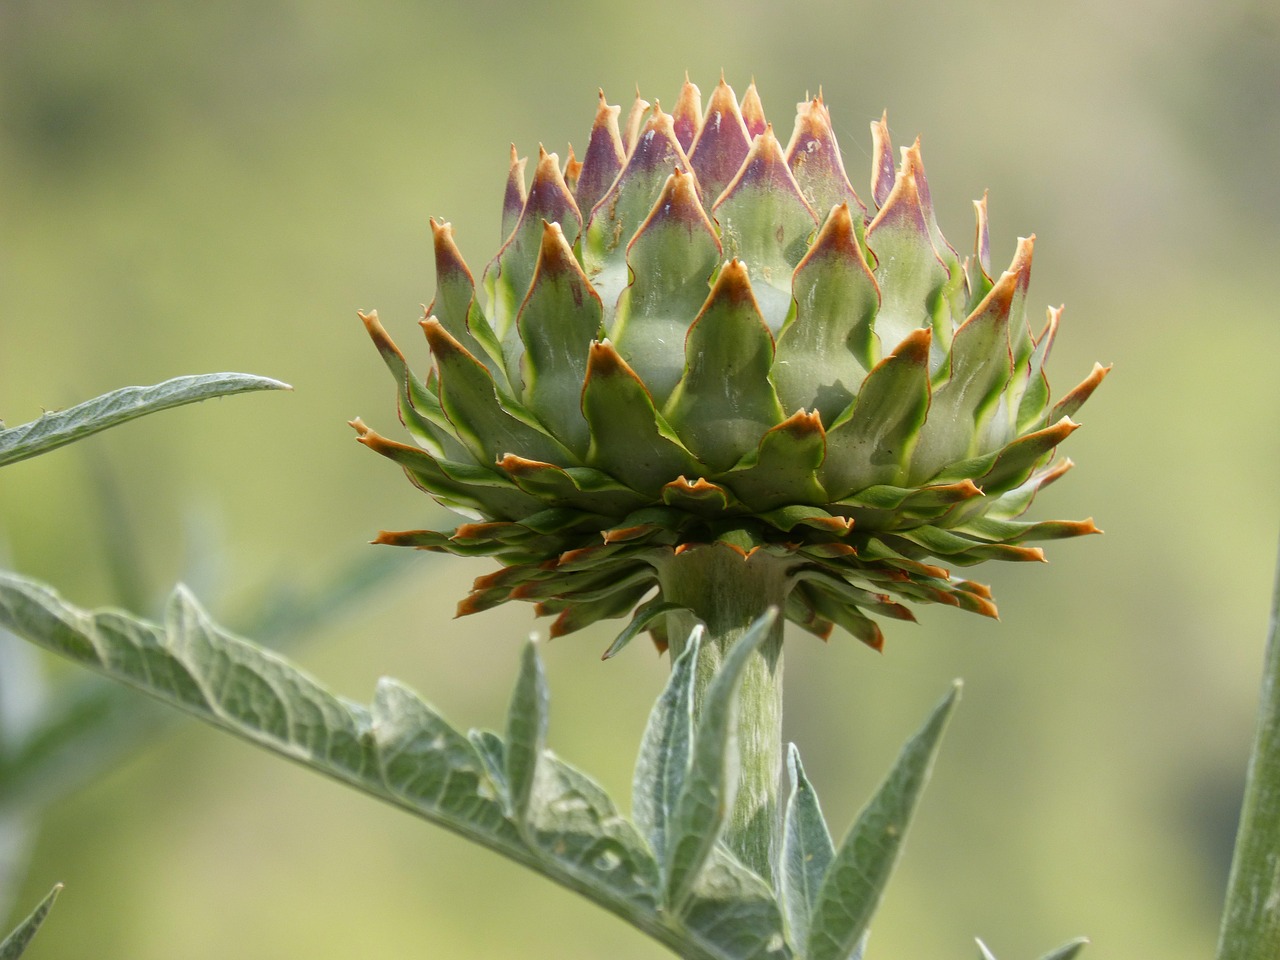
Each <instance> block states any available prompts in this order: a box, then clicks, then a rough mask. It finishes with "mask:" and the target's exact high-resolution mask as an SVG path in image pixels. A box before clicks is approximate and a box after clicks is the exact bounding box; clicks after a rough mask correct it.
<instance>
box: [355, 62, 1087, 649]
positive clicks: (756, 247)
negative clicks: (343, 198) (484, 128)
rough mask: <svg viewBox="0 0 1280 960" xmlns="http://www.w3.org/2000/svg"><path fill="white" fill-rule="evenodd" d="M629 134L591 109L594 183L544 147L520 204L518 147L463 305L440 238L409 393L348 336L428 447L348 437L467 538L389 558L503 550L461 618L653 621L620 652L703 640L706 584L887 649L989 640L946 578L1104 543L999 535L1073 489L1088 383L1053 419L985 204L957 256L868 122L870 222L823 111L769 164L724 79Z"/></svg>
mask: <svg viewBox="0 0 1280 960" xmlns="http://www.w3.org/2000/svg"><path fill="white" fill-rule="evenodd" d="M619 113H620V111H619V108H618V107H616V106H610V105H609V104H607V102H606V101H605V98H604V94H603V93H601V94H600V101H599V108H598V110H597V113H596V118H595V123H594V126H593V127H592V130H591V135H590V139H589V141H588V143H587V148H586V151H585V155H584V156H583V158H582V160H581V161H580V162H579V161H578V160H577V159H575V158H574V156H573V152H572V148H570V153H569V160H568V162H567V163H566V164H565V165H564V166H563V167H562V166H561V165H560V163H559V161H558V158H557V156H556V155H555V154H553V153H547V152H546V151H545V150H540V155H539V158H538V164H537V167H536V169H535V171H534V173H533V178H532V183H531V184H530V185H529V186H528V188H527V190H526V187H525V182H524V166H525V161H524V160H523V159H519V158H518V157H517V156H516V152H515V148H514V147H513V148H512V160H511V170H510V176H509V179H508V182H507V187H506V199H505V204H504V207H503V223H502V232H503V236H504V237H505V242H504V243H503V245H502V247H501V249H500V250H499V251H498V254H497V256H496V257H495V258H494V259H493V261H492V262H491V263H490V264H489V265H488V267H487V268H486V270H485V271H484V274H483V283H482V286H483V294H482V293H481V292H480V291H479V290H477V289H476V284H475V282H474V278H473V274H472V273H471V271H470V270H469V269H468V267H467V265H466V264H465V263H464V262H463V260H462V257H461V255H460V254H459V252H458V248H457V246H456V245H455V243H454V239H453V231H452V228H451V226H450V225H449V224H448V223H437V222H436V221H434V220H433V221H432V224H431V226H432V231H433V233H434V238H435V262H436V274H437V289H436V295H435V299H434V301H433V302H432V304H431V306H430V307H429V308H428V310H427V317H426V319H424V320H423V321H422V327H423V329H424V331H425V333H426V337H427V341H428V343H429V344H430V348H431V355H432V360H433V363H432V367H431V369H430V371H429V373H428V374H427V376H426V378H425V379H423V378H420V377H418V376H416V375H415V374H414V373H413V372H411V370H410V369H409V366H408V364H407V363H406V361H405V359H404V356H403V354H402V353H401V352H400V350H399V349H397V347H396V346H395V344H394V343H393V342H392V340H391V338H390V337H389V336H388V335H387V333H386V332H385V330H384V329H383V327H382V326H381V325H380V324H379V322H378V319H377V315H376V313H373V314H370V315H368V316H363V315H362V316H363V319H364V321H365V323H366V325H367V327H368V330H369V333H370V334H371V336H372V337H373V339H374V342H375V343H376V344H377V346H378V349H379V350H380V351H381V353H382V356H383V358H384V360H385V361H386V363H387V366H388V367H390V369H391V371H392V373H393V374H394V375H395V378H396V382H397V385H398V388H399V412H400V418H401V420H402V421H403V423H404V425H405V426H406V427H407V428H408V430H409V432H410V433H411V434H412V436H413V439H414V440H415V441H416V442H417V443H416V445H407V444H403V443H399V442H396V441H394V440H391V439H388V438H386V437H383V436H381V435H379V434H378V433H375V432H374V431H373V430H371V429H369V428H368V427H366V426H365V425H364V424H363V423H361V422H360V421H356V422H355V424H354V425H355V426H356V428H357V430H358V431H359V433H360V440H361V442H363V443H364V444H366V445H367V446H369V447H371V448H372V449H374V450H376V451H378V452H379V453H382V454H384V455H385V456H387V457H390V458H391V459H393V460H395V461H397V462H398V463H400V464H401V465H402V466H403V467H404V469H405V471H406V473H407V474H408V475H409V477H410V479H411V480H413V482H414V483H415V484H417V485H418V486H419V487H421V488H422V489H423V490H425V491H427V492H428V493H430V494H431V495H432V496H433V497H435V498H436V499H437V500H438V501H439V502H441V503H443V504H445V505H446V506H449V507H452V508H453V509H455V510H457V511H459V512H460V513H463V514H466V515H469V516H470V517H472V518H473V519H474V521H475V522H471V523H465V524H463V525H461V526H459V527H458V528H457V529H455V530H453V531H451V532H448V533H444V532H436V531H430V530H413V531H405V532H399V533H383V534H381V536H380V537H379V542H382V543H389V544H400V545H407V546H413V547H418V548H421V549H426V550H436V551H446V552H449V553H455V554H462V555H486V556H493V557H495V558H497V559H498V560H499V561H500V562H501V563H502V564H503V566H502V569H500V570H499V571H497V572H496V573H494V574H492V575H489V576H483V577H480V578H479V579H478V580H477V581H476V582H475V585H474V589H473V591H472V593H471V595H470V596H469V597H468V598H467V599H466V600H465V601H464V602H463V603H462V605H461V606H460V608H459V612H460V613H471V612H474V611H478V610H482V609H485V608H488V607H492V606H494V605H496V604H499V603H502V602H504V601H506V600H510V599H523V600H531V601H536V602H537V603H538V605H539V612H541V613H554V614H558V616H557V618H556V620H555V622H554V625H553V626H552V628H551V635H552V636H557V635H560V634H566V633H570V632H572V631H574V630H578V629H580V628H582V627H584V626H586V625H587V624H590V623H592V622H594V621H596V620H599V619H601V618H606V617H619V616H623V615H626V614H628V613H630V612H631V611H632V610H633V609H634V608H636V606H637V604H640V603H641V602H642V601H645V602H644V603H643V605H642V606H640V608H639V610H637V611H636V614H635V617H634V618H633V620H632V622H631V625H630V626H629V627H628V629H627V630H626V631H625V632H624V633H623V635H622V637H621V638H620V642H618V643H615V644H614V646H613V647H612V648H611V649H610V652H613V651H615V650H616V649H617V648H618V647H619V646H620V645H621V642H625V641H626V640H628V639H630V638H631V637H632V636H633V635H634V634H635V633H636V632H637V630H638V629H641V628H643V627H648V628H649V630H650V631H651V633H652V634H653V635H654V637H655V639H656V640H657V642H658V643H659V645H660V647H662V646H665V645H666V643H667V642H668V639H669V631H668V621H669V615H670V614H672V613H673V612H676V611H678V610H681V609H693V610H694V612H695V613H697V614H698V615H699V616H700V617H701V618H702V619H704V620H705V619H706V617H707V614H708V612H709V611H705V610H702V609H700V605H701V604H700V601H701V600H703V599H705V598H706V582H707V579H708V577H709V578H710V579H712V580H714V581H716V582H717V583H719V581H720V576H719V574H718V573H713V572H711V571H717V570H719V568H720V567H722V566H724V565H726V564H727V565H728V567H729V568H730V571H729V576H730V578H731V579H734V580H738V581H742V582H744V583H745V584H746V585H747V586H746V589H747V590H748V591H749V592H752V593H755V594H757V595H758V596H760V597H761V598H762V599H763V600H764V601H767V602H773V603H776V604H777V605H778V606H779V607H780V608H781V609H782V610H783V611H784V612H785V615H786V617H787V619H790V620H791V621H793V622H795V623H797V624H799V625H800V626H802V627H804V628H805V629H806V630H809V631H811V632H813V633H816V634H818V635H819V636H822V637H826V636H827V635H828V634H829V633H830V632H831V630H832V628H833V626H835V625H839V626H840V627H842V628H844V629H845V630H847V631H849V632H850V633H852V634H853V635H854V636H856V637H858V638H859V639H860V640H862V641H863V642H864V643H867V644H869V645H871V646H873V647H876V648H879V647H880V646H881V644H882V642H883V636H882V633H881V629H880V627H879V626H878V625H877V623H876V621H875V620H873V619H872V618H871V616H869V615H876V616H881V617H890V618H896V619H906V620H909V619H912V614H911V612H910V610H909V609H908V607H907V606H906V605H905V603H904V601H915V602H935V603H944V604H949V605H951V606H957V607H960V608H962V609H965V610H970V611H974V612H976V613H980V614H983V615H986V616H995V614H996V607H995V605H994V604H993V603H992V600H991V595H990V592H989V591H988V589H987V588H986V587H984V586H983V585H981V584H978V583H975V582H973V581H972V580H968V579H964V578H962V577H959V576H956V575H955V574H953V572H952V568H953V567H965V566H969V565H971V564H974V563H978V562H980V561H983V560H987V559H1000V560H1040V559H1043V554H1042V552H1041V550H1040V549H1039V548H1036V547H1031V546H1027V545H1026V544H1027V542H1028V541H1033V540H1046V539H1053V538H1060V537H1072V536H1077V535H1080V534H1085V533H1093V532H1096V528H1095V527H1094V525H1093V523H1092V521H1090V520H1085V521H1077V522H1072V521H1043V522H1038V523H1031V522H1024V521H1021V520H1018V519H1016V518H1017V517H1019V516H1020V515H1021V514H1022V513H1023V511H1025V510H1026V509H1027V507H1028V505H1029V504H1030V503H1031V500H1032V498H1033V497H1034V496H1035V494H1036V492H1037V491H1038V490H1039V489H1040V488H1041V487H1043V486H1045V485H1046V484H1048V483H1050V482H1052V481H1053V480H1055V479H1057V478H1058V477H1059V476H1061V475H1062V473H1063V472H1064V471H1066V470H1067V469H1068V468H1069V467H1070V465H1071V464H1070V461H1069V460H1060V461H1056V462H1054V461H1053V459H1052V458H1053V455H1054V450H1055V448H1056V447H1057V445H1058V444H1059V443H1060V442H1061V441H1062V440H1063V439H1065V438H1066V437H1067V435H1068V434H1070V433H1071V432H1072V431H1073V430H1075V428H1076V424H1075V423H1074V422H1073V421H1072V420H1071V415H1072V414H1074V413H1075V411H1076V410H1077V409H1078V408H1079V407H1080V405H1081V404H1082V403H1083V402H1084V401H1085V399H1086V398H1087V397H1088V396H1089V394H1090V393H1091V392H1092V391H1093V389H1094V388H1095V387H1096V386H1097V384H1098V383H1099V381H1100V380H1101V379H1102V377H1103V375H1104V374H1105V372H1106V370H1105V369H1104V368H1103V367H1101V366H1096V365H1095V367H1094V369H1093V372H1092V373H1091V374H1090V375H1089V376H1088V377H1087V378H1086V379H1085V380H1084V382H1083V383H1081V384H1080V385H1079V386H1078V387H1076V388H1075V389H1074V390H1072V391H1071V392H1070V393H1068V394H1067V395H1066V396H1065V397H1063V398H1062V399H1061V400H1059V401H1058V402H1057V403H1056V404H1052V405H1051V404H1050V400H1049V387H1048V382H1047V380H1046V378H1045V373H1044V364H1045V360H1046V358H1047V356H1048V353H1049V348H1050V346H1051V345H1052V343H1053V339H1054V334H1055V332H1056V330H1057V326H1058V318H1059V313H1060V311H1059V310H1052V309H1051V310H1050V311H1049V313H1048V319H1047V322H1046V323H1045V324H1044V326H1043V327H1042V328H1040V329H1039V332H1034V331H1033V330H1032V328H1031V327H1030V326H1029V324H1028V322H1027V320H1026V319H1025V317H1024V312H1025V310H1024V308H1025V301H1026V291H1027V284H1028V280H1029V278H1030V274H1031V256H1032V248H1033V242H1034V238H1028V239H1022V240H1019V242H1018V246H1017V250H1016V252H1015V254H1014V258H1013V262H1012V263H1011V264H1010V266H1009V268H1008V270H1006V271H1004V272H1003V273H1002V274H1000V275H999V276H998V277H993V274H992V272H991V265H990V258H989V252H988V231H987V209H986V198H985V197H984V198H983V200H982V201H979V202H977V203H976V204H975V206H976V208H977V230H976V242H975V249H974V253H973V255H972V256H970V257H968V258H966V259H964V260H963V261H962V260H961V258H960V257H959V255H958V254H957V253H956V251H955V250H954V249H953V248H952V247H951V245H950V244H949V243H948V242H947V241H946V239H945V238H944V237H943V235H942V232H941V231H940V230H939V228H938V224H937V221H936V218H935V216H934V210H933V204H932V202H931V199H930V194H929V185H928V181H927V180H926V178H925V172H924V165H923V163H922V161H921V155H920V144H919V141H918V140H917V142H916V143H915V144H914V145H913V146H911V147H909V148H906V149H904V150H903V151H902V158H901V162H900V163H899V164H895V163H894V160H893V150H892V147H891V145H890V140H889V132H888V125H887V122H886V120H885V118H884V117H882V118H881V119H880V120H879V121H876V122H874V123H872V124H871V132H872V140H873V150H872V170H871V183H870V200H871V202H872V203H873V204H874V212H872V211H870V210H868V208H867V206H866V205H864V203H863V202H862V201H861V200H860V199H859V197H858V195H857V193H856V192H855V191H854V189H853V187H852V186H851V185H850V183H849V180H848V177H847V176H846V173H845V169H844V165H843V162H842V160H841V156H840V151H839V149H838V147H837V144H836V139H835V135H834V133H833V131H832V125H831V119H830V115H829V112H828V109H827V107H826V105H825V103H824V102H823V100H822V97H821V95H819V96H818V97H816V98H814V99H812V100H809V101H807V102H805V103H801V104H800V105H799V108H798V112H797V115H796V121H795V127H794V130H793V131H792V134H791V138H790V141H789V142H788V143H787V145H786V146H785V147H784V146H783V145H782V143H781V141H780V140H779V139H778V138H777V136H776V135H775V134H774V132H773V128H772V126H771V125H770V124H768V123H767V122H766V121H765V118H764V112H763V110H762V108H761V106H760V100H759V97H758V96H757V95H756V92H755V88H754V85H753V86H752V87H751V88H750V89H749V90H748V91H747V95H746V96H745V97H744V98H743V100H742V102H741V103H739V102H738V100H737V98H736V97H735V95H734V93H733V91H732V90H731V89H730V88H729V86H728V85H727V84H726V83H725V82H724V81H723V79H722V80H721V82H720V84H719V86H717V88H716V90H715V92H714V94H713V95H712V96H711V99H710V103H709V105H708V108H707V110H706V113H705V115H704V114H703V112H702V109H701V105H700V95H699V92H698V89H697V87H695V86H694V85H693V84H691V83H688V82H686V84H685V86H684V88H683V90H682V92H681V95H680V98H679V101H678V103H677V104H676V107H675V110H674V112H673V113H671V114H668V113H665V112H664V111H663V110H662V109H661V107H660V106H658V105H654V106H652V107H651V106H650V105H649V104H648V103H646V102H644V101H643V100H640V99H638V98H637V100H636V103H635V104H634V106H633V107H632V109H631V110H630V113H629V115H628V117H627V120H626V122H625V125H624V126H622V127H621V128H620V125H619ZM744 578H745V579H744ZM721 587H723V585H722V584H721ZM650 594H652V596H651V597H649V598H648V599H647V600H646V597H647V595H650Z"/></svg>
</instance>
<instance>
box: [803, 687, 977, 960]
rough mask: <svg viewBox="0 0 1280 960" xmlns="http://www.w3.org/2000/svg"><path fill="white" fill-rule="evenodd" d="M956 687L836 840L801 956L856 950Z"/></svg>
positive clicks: (837, 959) (838, 957) (819, 958)
mask: <svg viewBox="0 0 1280 960" xmlns="http://www.w3.org/2000/svg"><path fill="white" fill-rule="evenodd" d="M959 689H960V688H959V685H958V684H957V685H956V686H955V687H953V688H952V690H951V692H950V693H949V694H948V695H947V697H946V698H945V699H944V700H943V701H942V702H941V703H940V704H939V705H938V706H937V707H935V708H934V711H933V713H931V714H930V715H929V719H928V720H926V721H925V724H924V726H923V727H922V728H921V729H920V731H919V733H917V734H916V735H915V736H914V737H912V738H911V739H910V740H908V741H907V743H906V746H904V747H903V748H902V752H901V753H900V754H899V755H898V760H897V762H896V763H895V764H894V766H893V769H892V770H891V771H890V772H889V776H888V777H887V778H886V779H885V781H884V783H883V784H881V786H880V789H879V790H877V791H876V794H875V796H873V797H872V798H871V802H870V803H868V804H867V806H866V808H865V809H863V811H862V813H861V814H860V815H859V816H858V820H857V822H856V823H854V825H853V827H852V829H850V831H849V833H848V835H847V836H846V837H845V839H844V841H843V842H842V843H841V844H840V849H839V850H838V851H837V852H836V855H835V859H833V860H832V862H831V866H830V867H829V868H828V870H827V874H826V877H825V878H824V879H823V881H822V887H821V889H820V890H819V891H818V898H817V902H816V903H815V905H814V909H813V913H812V915H811V916H810V918H809V940H808V949H807V950H806V951H805V958H806V960H846V958H847V957H848V956H849V955H850V954H852V953H853V952H854V950H855V949H857V946H858V941H859V940H860V939H861V937H862V935H863V932H864V931H865V930H866V928H867V924H868V923H869V922H870V920H871V915H872V914H873V913H874V912H875V909H876V906H877V905H878V904H879V902H880V896H881V894H882V893H883V892H884V888H885V885H886V884H887V883H888V881H889V875H890V874H891V873H892V872H893V867H894V865H895V864H896V862H897V860H898V854H899V853H900V852H901V850H902V841H903V837H904V835H905V834H906V830H907V825H908V824H909V823H910V822H911V816H912V814H913V813H914V812H915V807H916V802H917V801H918V800H919V799H920V794H921V792H922V791H923V790H924V785H925V782H926V781H927V780H928V778H929V770H930V768H931V767H932V765H933V759H934V757H935V755H936V754H937V751H938V745H939V743H940V741H941V739H942V732H943V729H944V728H945V727H946V722H947V718H948V717H949V716H950V715H951V710H952V708H953V707H954V706H955V703H956V699H957V697H958V695H959Z"/></svg>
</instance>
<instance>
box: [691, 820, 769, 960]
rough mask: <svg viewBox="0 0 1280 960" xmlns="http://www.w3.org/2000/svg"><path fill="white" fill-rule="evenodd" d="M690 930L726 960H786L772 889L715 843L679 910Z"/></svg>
mask: <svg viewBox="0 0 1280 960" xmlns="http://www.w3.org/2000/svg"><path fill="white" fill-rule="evenodd" d="M680 919H681V921H682V922H683V923H684V925H685V926H686V927H687V928H688V930H689V932H690V933H691V934H692V935H693V936H694V937H697V938H698V939H700V940H703V941H704V942H705V943H706V944H707V945H708V947H710V949H713V950H715V951H716V952H717V954H718V955H719V956H722V957H725V958H727V960H789V958H790V957H791V956H792V954H791V951H790V950H789V949H788V948H787V944H786V938H785V937H784V936H783V934H782V914H781V913H780V912H779V910H778V903H777V901H776V900H775V899H774V895H773V891H772V890H770V889H769V886H768V884H766V883H765V882H764V881H763V880H761V879H760V877H758V876H757V875H756V874H755V873H754V872H753V871H752V870H750V869H748V868H747V867H746V866H744V865H743V864H742V862H741V861H739V860H738V859H737V858H736V857H735V856H734V855H733V854H732V853H730V852H729V851H728V850H727V849H726V848H725V847H723V846H720V845H717V846H716V847H715V849H714V850H713V851H712V854H711V858H710V860H709V861H708V862H707V865H706V867H705V868H704V869H703V870H702V872H701V873H700V874H698V877H697V879H696V880H695V881H694V884H693V888H692V890H690V892H689V896H688V898H687V899H686V900H685V902H684V905H683V907H682V908H681V911H680Z"/></svg>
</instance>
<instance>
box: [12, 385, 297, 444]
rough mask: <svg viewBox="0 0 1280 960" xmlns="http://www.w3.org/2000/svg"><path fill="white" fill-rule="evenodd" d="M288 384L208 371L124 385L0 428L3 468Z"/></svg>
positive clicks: (286, 386) (287, 388)
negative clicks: (197, 406)
mask: <svg viewBox="0 0 1280 960" xmlns="http://www.w3.org/2000/svg"><path fill="white" fill-rule="evenodd" d="M291 389H293V388H292V387H290V386H289V385H288V384H287V383H281V382H280V381H279V380H272V379H270V378H268V377H257V376H253V375H252V374H248V373H202V374H195V375H193V376H186V377H174V378H173V379H172V380H165V381H164V382H163V383H157V384H153V385H152V386H148V387H121V388H120V389H119V390H112V391H111V392H110V393H104V394H103V395H102V396H100V397H94V398H93V399H92V400H86V401H85V402H84V403H78V404H76V405H75V406H74V407H68V408H67V409H66V410H55V411H53V412H51V413H46V414H45V415H44V416H42V417H40V418H39V419H37V420H32V421H31V422H30V423H24V424H22V425H21V426H17V427H11V428H9V429H7V430H5V429H0V467H2V466H6V465H8V464H10V463H16V462H17V461H19V460H26V459H27V458H28V457H34V456H38V455H39V454H42V453H48V452H49V451H50V450H55V449H57V448H58V447H61V446H65V445H66V444H68V443H74V442H75V441H76V440H81V439H83V438H85V437H88V436H90V435H92V434H95V433H98V432H100V431H102V430H106V429H107V428H108V427H114V426H117V425H118V424H121V423H127V422H128V421H130V420H136V419H137V418H138V417H145V416H146V415H147V414H149V413H156V412H157V411H160V410H168V409H169V408H171V407H180V406H183V405H184V404H188V403H195V402H197V401H199V400H208V399H211V398H212V397H225V396H229V395H231V394H235V393H250V392H252V391H255V390H291Z"/></svg>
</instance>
